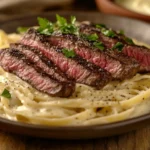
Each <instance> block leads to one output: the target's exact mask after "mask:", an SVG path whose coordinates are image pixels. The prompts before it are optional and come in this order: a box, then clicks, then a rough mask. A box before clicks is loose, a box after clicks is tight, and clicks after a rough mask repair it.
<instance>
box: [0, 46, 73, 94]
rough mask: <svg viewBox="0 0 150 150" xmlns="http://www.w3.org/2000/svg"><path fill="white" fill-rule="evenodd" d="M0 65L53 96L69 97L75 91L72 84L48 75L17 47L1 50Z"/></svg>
mask: <svg viewBox="0 0 150 150" xmlns="http://www.w3.org/2000/svg"><path fill="white" fill-rule="evenodd" d="M0 60H1V61H0V66H1V67H2V68H3V69H4V70H5V71H8V72H11V73H13V74H16V75H17V76H18V77H20V78H21V79H23V80H24V81H26V82H28V83H30V84H31V85H32V86H33V87H35V88H36V89H37V90H39V91H41V92H45V93H47V94H49V95H51V96H60V97H68V96H70V95H71V94H72V93H73V91H74V86H73V85H72V84H66V83H62V82H59V81H57V80H54V79H52V78H50V76H47V75H46V74H45V73H44V72H42V71H41V70H40V72H39V71H38V70H39V69H37V68H36V67H34V66H33V64H32V63H31V62H30V60H28V59H27V58H26V57H25V56H24V55H23V54H22V53H20V52H19V51H18V50H16V49H5V50H2V51H1V52H0Z"/></svg>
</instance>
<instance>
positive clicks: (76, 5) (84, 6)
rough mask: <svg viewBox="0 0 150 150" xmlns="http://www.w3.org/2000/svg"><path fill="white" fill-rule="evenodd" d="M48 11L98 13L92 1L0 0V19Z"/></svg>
mask: <svg viewBox="0 0 150 150" xmlns="http://www.w3.org/2000/svg"><path fill="white" fill-rule="evenodd" d="M50 11H98V9H97V7H96V4H95V1H94V0H0V19H1V20H6V19H9V18H12V17H16V16H19V15H28V14H30V15H31V14H36V13H39V12H50Z"/></svg>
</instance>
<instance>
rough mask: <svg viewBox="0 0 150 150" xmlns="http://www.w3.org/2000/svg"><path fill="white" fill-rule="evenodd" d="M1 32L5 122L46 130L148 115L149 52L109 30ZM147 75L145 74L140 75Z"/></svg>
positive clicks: (65, 27)
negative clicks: (6, 120)
mask: <svg viewBox="0 0 150 150" xmlns="http://www.w3.org/2000/svg"><path fill="white" fill-rule="evenodd" d="M38 23H39V25H38V26H35V27H30V28H18V30H19V31H20V32H21V34H8V35H7V34H6V33H5V32H4V31H0V36H1V41H0V48H1V50H0V66H1V67H0V93H1V96H0V98H1V100H0V116H1V117H4V118H7V119H11V120H15V121H21V122H25V123H32V124H41V125H48V126H69V125H73V126H78V125H96V124H105V123H112V122H117V121H121V120H125V119H129V118H133V117H136V116H140V115H143V114H146V113H149V112H150V110H149V106H150V75H149V74H148V72H149V71H150V62H149V60H150V59H149V56H150V50H149V49H148V48H147V47H145V46H139V45H136V44H135V42H133V40H132V39H130V38H128V37H127V36H125V34H124V33H123V31H122V30H121V31H114V30H112V29H110V28H108V27H106V26H105V25H104V24H94V23H91V22H87V21H86V22H85V21H84V22H80V23H79V22H76V18H75V17H74V16H71V18H70V21H67V20H66V19H65V18H64V17H61V16H59V15H56V22H55V23H53V22H51V21H49V20H47V19H45V18H40V17H38ZM140 73H142V74H140Z"/></svg>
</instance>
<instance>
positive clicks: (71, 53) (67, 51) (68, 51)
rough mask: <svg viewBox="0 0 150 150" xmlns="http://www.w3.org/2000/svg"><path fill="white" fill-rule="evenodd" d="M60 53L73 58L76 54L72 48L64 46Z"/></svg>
mask: <svg viewBox="0 0 150 150" xmlns="http://www.w3.org/2000/svg"><path fill="white" fill-rule="evenodd" d="M62 53H63V54H64V55H65V56H66V57H67V58H73V57H75V56H76V54H75V52H74V50H72V49H67V48H64V49H62Z"/></svg>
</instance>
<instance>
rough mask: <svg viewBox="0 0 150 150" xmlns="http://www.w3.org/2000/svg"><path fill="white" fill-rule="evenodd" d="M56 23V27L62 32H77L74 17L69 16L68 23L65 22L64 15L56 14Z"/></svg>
mask: <svg viewBox="0 0 150 150" xmlns="http://www.w3.org/2000/svg"><path fill="white" fill-rule="evenodd" d="M56 19H57V22H56V25H57V26H58V29H59V30H60V31H61V32H62V33H64V34H78V28H77V27H76V26H75V22H76V17H75V16H71V18H70V23H68V22H67V20H66V19H65V18H64V17H61V16H59V15H58V14H57V15H56Z"/></svg>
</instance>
